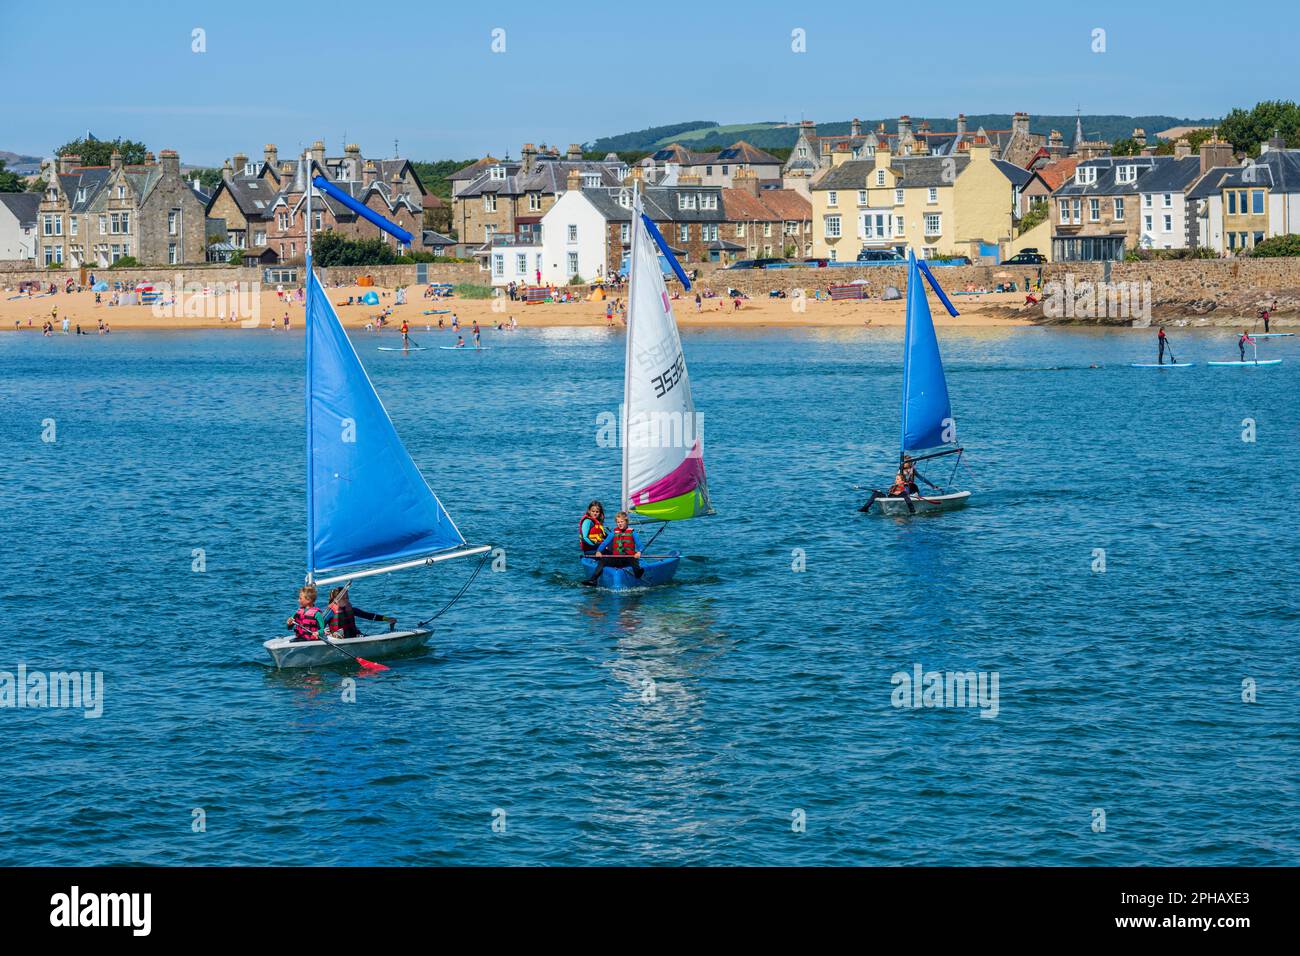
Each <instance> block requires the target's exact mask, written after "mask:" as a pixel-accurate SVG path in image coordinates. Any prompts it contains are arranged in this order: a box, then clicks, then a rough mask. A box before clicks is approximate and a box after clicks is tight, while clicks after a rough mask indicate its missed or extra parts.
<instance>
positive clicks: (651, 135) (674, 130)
mask: <svg viewBox="0 0 1300 956" xmlns="http://www.w3.org/2000/svg"><path fill="white" fill-rule="evenodd" d="M1075 119H1076V117H1075V116H1073V115H1069V114H1067V115H1061V116H1033V115H1031V116H1030V117H1029V128H1030V130H1031V131H1033V132H1035V133H1042V134H1044V135H1046V134H1047V133H1050V132H1051V131H1052V130H1054V129H1057V130H1060V131H1061V134H1062V135H1063V136H1064V137H1065V141H1066V142H1067V143H1069V142H1071V141H1072V140H1073V139H1074V124H1075ZM1079 119H1081V120H1082V122H1083V133H1084V136H1086V137H1087V138H1088V139H1104V140H1107V141H1108V142H1114V141H1115V140H1117V139H1123V138H1125V137H1128V136H1132V135H1133V130H1134V129H1135V128H1141V129H1144V130H1146V133H1147V136H1148V137H1151V138H1153V139H1154V137H1155V134H1156V133H1158V132H1160V131H1161V130H1165V129H1169V128H1170V127H1172V126H1212V125H1214V124H1215V123H1217V122H1218V120H1216V119H1189V118H1187V117H1183V116H1124V115H1113V116H1097V115H1085V116H1082V117H1079ZM922 121H924V122H927V123H929V124H930V128H931V129H932V130H933V131H934V132H936V133H942V132H951V131H953V130H955V129H956V128H957V118H956V117H955V116H952V117H949V116H913V117H912V128H913V129H916V128H917V127H918V126H920V124H921V123H922ZM880 123H884V124H885V129H887V130H888V131H889V132H891V133H892V132H894V131H895V130H897V129H898V117H897V116H888V117H876V118H875V119H866V118H863V120H862V128H863V130H872V129H875V128H876V127H877V125H878V124H880ZM849 126H850V121H849V120H842V121H838V122H831V123H821V122H819V123H818V124H817V132H818V133H819V134H820V135H823V136H839V135H842V134H845V133H848V131H849ZM981 126H982V127H984V128H985V129H1010V128H1011V114H1010V113H980V114H969V115H967V117H966V128H967V129H968V130H970V131H971V132H974V131H975V130H977V129H979V128H980V127H981ZM798 138H799V127H798V124H797V123H770V122H768V123H736V124H732V125H729V126H719V125H718V124H717V123H676V124H674V125H672V126H653V127H651V128H650V129H645V130H639V131H637V132H635V133H623V134H621V135H618V136H606V137H602V138H601V139H598V140H596V141H595V142H594V143H592V144H591V145H590V146H589V147H588V148H589V149H591V150H593V151H605V150H607V149H613V150H615V151H618V150H644V151H647V152H648V151H652V150H654V149H657V148H659V147H661V146H666V145H667V144H668V143H671V142H679V143H681V144H682V145H683V146H688V147H690V148H691V149H694V150H698V151H701V152H703V151H706V150H710V149H719V148H721V147H723V146H730V145H731V144H732V143H734V142H735V141H736V140H738V139H743V140H747V141H748V142H750V143H753V144H754V145H755V146H757V147H759V148H760V149H781V148H785V149H789V148H790V147H792V146H793V145H794V144H795V140H797V139H798ZM606 143H616V144H617V145H616V146H608V147H607V146H605V145H604V144H606Z"/></svg>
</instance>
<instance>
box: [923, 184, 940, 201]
mask: <svg viewBox="0 0 1300 956" xmlns="http://www.w3.org/2000/svg"><path fill="white" fill-rule="evenodd" d="M925 201H926V202H938V201H939V190H938V189H937V188H935V187H934V186H931V187H930V189H929V191H928V192H927V193H926V195H925Z"/></svg>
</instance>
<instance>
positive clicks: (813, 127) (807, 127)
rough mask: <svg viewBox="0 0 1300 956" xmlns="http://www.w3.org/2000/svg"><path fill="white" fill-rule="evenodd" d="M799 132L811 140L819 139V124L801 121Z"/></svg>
mask: <svg viewBox="0 0 1300 956" xmlns="http://www.w3.org/2000/svg"><path fill="white" fill-rule="evenodd" d="M799 131H800V132H801V133H803V134H804V136H807V137H808V138H809V139H815V138H816V137H817V124H816V123H814V122H813V121H812V120H800V121H799Z"/></svg>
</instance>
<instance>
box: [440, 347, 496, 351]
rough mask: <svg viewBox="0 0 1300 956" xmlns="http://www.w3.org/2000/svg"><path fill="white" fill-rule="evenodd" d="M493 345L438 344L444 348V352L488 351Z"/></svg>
mask: <svg viewBox="0 0 1300 956" xmlns="http://www.w3.org/2000/svg"><path fill="white" fill-rule="evenodd" d="M491 347H492V346H490V345H479V346H474V345H465V346H460V345H439V346H438V348H440V349H442V351H444V352H486V351H487V350H488V349H490V348H491Z"/></svg>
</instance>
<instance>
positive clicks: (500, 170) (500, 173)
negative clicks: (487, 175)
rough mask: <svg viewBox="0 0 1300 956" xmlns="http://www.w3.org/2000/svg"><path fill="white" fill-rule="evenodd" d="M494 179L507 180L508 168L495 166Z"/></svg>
mask: <svg viewBox="0 0 1300 956" xmlns="http://www.w3.org/2000/svg"><path fill="white" fill-rule="evenodd" d="M492 178H493V179H505V178H506V168H505V167H504V166H493V167H492Z"/></svg>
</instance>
